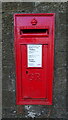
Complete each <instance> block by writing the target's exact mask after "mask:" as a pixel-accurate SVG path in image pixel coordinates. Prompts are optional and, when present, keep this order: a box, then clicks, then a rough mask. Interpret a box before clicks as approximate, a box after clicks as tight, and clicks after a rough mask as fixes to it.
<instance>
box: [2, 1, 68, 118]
mask: <svg viewBox="0 0 68 120" xmlns="http://www.w3.org/2000/svg"><path fill="white" fill-rule="evenodd" d="M14 13H55V14H56V17H55V62H54V82H53V105H52V106H46V105H23V106H22V105H16V96H15V94H16V88H15V62H14V48H13V43H14V35H13V32H14V31H13V14H14ZM2 44H3V49H2V52H3V58H2V60H3V80H2V93H3V95H2V96H3V98H2V103H3V106H2V109H3V111H2V117H3V118H29V117H31V118H34V117H35V118H64V120H65V118H67V115H68V113H67V112H66V3H45V2H26V3H25V2H11V3H10V2H4V3H2Z"/></svg>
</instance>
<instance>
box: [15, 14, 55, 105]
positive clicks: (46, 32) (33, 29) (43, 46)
mask: <svg viewBox="0 0 68 120" xmlns="http://www.w3.org/2000/svg"><path fill="white" fill-rule="evenodd" d="M54 16H55V14H54V13H40V14H14V47H15V63H16V104H18V105H25V104H26V105H28V104H39V105H52V87H53V71H54V70H53V68H54V21H55V20H54Z"/></svg>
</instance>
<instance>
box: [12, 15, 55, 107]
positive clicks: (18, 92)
mask: <svg viewBox="0 0 68 120" xmlns="http://www.w3.org/2000/svg"><path fill="white" fill-rule="evenodd" d="M18 16H20V17H22V16H50V17H53V25H52V35H51V37H52V38H51V39H52V40H51V42H50V43H49V41H48V39H47V40H46V43H45V44H46V45H48V44H51V48H50V49H49V50H50V58H51V60H50V61H49V62H50V64H49V65H50V66H49V67H50V70H49V71H50V73H49V78H50V81H48V82H47V86H48V89H49V91H48V92H47V99H46V100H45V101H43V102H42V101H40V102H39V101H30V102H25V101H22V99H21V88H20V86H21V69H19V67H18V66H20V67H21V64H18V62H19V61H18V57H21V56H20V45H22V41H21V40H20V43H18V38H19V36H18V34H17V29H19V28H22V27H19V28H17V26H16V17H18ZM54 24H55V13H31V14H19V13H18V14H17V13H15V14H14V54H15V66H16V67H15V68H16V104H17V105H28V104H36V105H52V96H53V79H54V32H55V28H54ZM42 36H43V35H41V37H42ZM24 37H25V36H24ZM37 37H39V35H37ZM21 39H22V38H21ZM18 44H19V45H18ZM24 44H25V43H24ZM33 44H39V43H33ZM17 54H18V56H17ZM28 69H29V68H28ZM18 85H19V86H18Z"/></svg>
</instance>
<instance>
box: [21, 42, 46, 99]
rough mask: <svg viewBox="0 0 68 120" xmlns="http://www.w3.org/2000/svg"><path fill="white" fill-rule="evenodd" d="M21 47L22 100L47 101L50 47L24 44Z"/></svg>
mask: <svg viewBox="0 0 68 120" xmlns="http://www.w3.org/2000/svg"><path fill="white" fill-rule="evenodd" d="M20 46H21V47H20V48H21V52H20V53H21V65H22V67H21V76H22V84H21V85H22V99H23V100H25V99H46V98H47V61H48V60H47V54H48V53H47V51H48V45H42V44H41V45H39V44H25V45H24V44H22V45H20ZM32 46H33V47H32ZM29 52H30V53H29ZM31 52H32V53H31Z"/></svg>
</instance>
